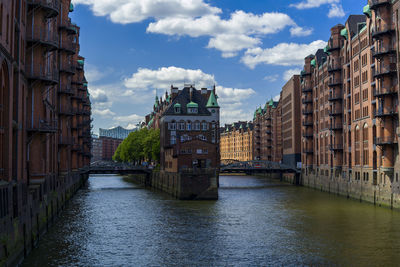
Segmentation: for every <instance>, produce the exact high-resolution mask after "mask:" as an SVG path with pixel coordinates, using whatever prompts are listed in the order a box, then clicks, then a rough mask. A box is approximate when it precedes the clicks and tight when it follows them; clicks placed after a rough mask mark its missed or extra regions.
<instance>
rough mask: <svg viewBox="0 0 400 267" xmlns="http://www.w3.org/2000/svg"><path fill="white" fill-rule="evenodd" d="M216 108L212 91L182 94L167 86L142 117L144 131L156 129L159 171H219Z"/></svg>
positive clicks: (186, 89)
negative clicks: (159, 160)
mask: <svg viewBox="0 0 400 267" xmlns="http://www.w3.org/2000/svg"><path fill="white" fill-rule="evenodd" d="M219 114H220V113H219V106H218V102H217V96H216V94H215V87H214V89H212V90H207V88H202V89H200V90H197V89H196V88H194V87H193V86H191V85H187V86H185V87H184V88H183V89H182V90H179V89H178V88H177V87H173V86H171V93H170V95H168V93H166V95H165V99H164V100H162V99H158V97H156V102H155V104H154V109H153V112H152V113H151V114H150V115H148V116H146V124H147V125H148V127H154V128H158V129H160V135H161V137H160V138H161V169H162V170H165V171H167V172H178V171H181V170H185V169H192V168H200V169H204V168H211V169H213V168H214V169H215V168H218V167H219V161H220V155H219V154H220V152H219V135H220V133H219V116H220V115H219Z"/></svg>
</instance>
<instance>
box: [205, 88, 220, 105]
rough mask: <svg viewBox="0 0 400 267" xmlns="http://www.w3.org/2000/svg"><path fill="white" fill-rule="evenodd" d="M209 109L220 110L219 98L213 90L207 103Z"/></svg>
mask: <svg viewBox="0 0 400 267" xmlns="http://www.w3.org/2000/svg"><path fill="white" fill-rule="evenodd" d="M206 107H207V108H219V106H218V101H217V98H216V97H215V94H214V90H211V94H210V97H209V98H208V101H207V105H206Z"/></svg>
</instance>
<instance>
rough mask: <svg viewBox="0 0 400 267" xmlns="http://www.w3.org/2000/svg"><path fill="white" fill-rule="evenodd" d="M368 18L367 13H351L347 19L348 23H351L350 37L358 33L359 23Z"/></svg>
mask: <svg viewBox="0 0 400 267" xmlns="http://www.w3.org/2000/svg"><path fill="white" fill-rule="evenodd" d="M366 21H367V18H366V17H365V15H350V16H349V18H348V19H347V21H346V24H348V25H349V29H350V32H349V39H351V38H353V36H354V35H357V34H358V30H359V29H358V24H359V23H362V22H366Z"/></svg>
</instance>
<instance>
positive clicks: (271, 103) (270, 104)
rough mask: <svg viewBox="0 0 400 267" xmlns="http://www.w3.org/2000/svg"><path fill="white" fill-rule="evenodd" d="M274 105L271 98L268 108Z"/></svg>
mask: <svg viewBox="0 0 400 267" xmlns="http://www.w3.org/2000/svg"><path fill="white" fill-rule="evenodd" d="M273 105H274V100H273V99H272V98H271V100H270V101H269V103H268V106H270V107H272V106H273Z"/></svg>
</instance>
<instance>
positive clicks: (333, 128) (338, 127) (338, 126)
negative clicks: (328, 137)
mask: <svg viewBox="0 0 400 267" xmlns="http://www.w3.org/2000/svg"><path fill="white" fill-rule="evenodd" d="M342 129H343V123H331V124H330V125H329V130H331V131H341V130H342Z"/></svg>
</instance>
